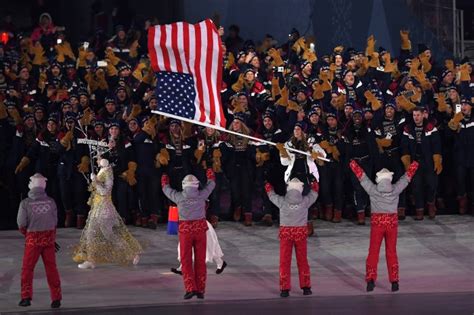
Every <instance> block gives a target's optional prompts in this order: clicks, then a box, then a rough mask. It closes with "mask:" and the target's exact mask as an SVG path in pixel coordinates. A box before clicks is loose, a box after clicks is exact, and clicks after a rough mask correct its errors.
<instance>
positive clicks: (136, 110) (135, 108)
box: [127, 104, 142, 122]
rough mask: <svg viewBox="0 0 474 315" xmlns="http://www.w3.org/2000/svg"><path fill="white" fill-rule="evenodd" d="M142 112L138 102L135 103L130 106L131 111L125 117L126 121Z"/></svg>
mask: <svg viewBox="0 0 474 315" xmlns="http://www.w3.org/2000/svg"><path fill="white" fill-rule="evenodd" d="M141 112H142V107H141V106H140V105H138V104H135V105H133V106H132V111H131V112H130V115H129V116H128V117H127V122H129V121H130V120H132V119H134V118H137V117H138V115H140V113H141Z"/></svg>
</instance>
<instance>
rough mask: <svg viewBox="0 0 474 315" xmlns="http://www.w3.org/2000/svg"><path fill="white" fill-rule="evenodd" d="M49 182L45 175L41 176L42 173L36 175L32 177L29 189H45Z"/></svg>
mask: <svg viewBox="0 0 474 315" xmlns="http://www.w3.org/2000/svg"><path fill="white" fill-rule="evenodd" d="M47 180H48V179H47V178H46V177H44V176H43V175H41V174H40V173H36V174H35V175H33V176H31V177H30V184H29V185H28V187H29V188H30V189H32V188H37V187H38V188H43V189H45V188H46V181H47Z"/></svg>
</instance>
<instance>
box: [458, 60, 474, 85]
mask: <svg viewBox="0 0 474 315" xmlns="http://www.w3.org/2000/svg"><path fill="white" fill-rule="evenodd" d="M459 72H460V73H461V78H460V80H461V82H463V81H471V76H470V75H469V65H468V64H467V63H465V64H463V65H461V67H459Z"/></svg>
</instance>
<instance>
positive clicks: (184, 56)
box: [148, 19, 225, 127]
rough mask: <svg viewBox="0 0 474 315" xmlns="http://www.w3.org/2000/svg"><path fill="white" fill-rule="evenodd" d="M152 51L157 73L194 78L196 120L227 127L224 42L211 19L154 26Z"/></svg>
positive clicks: (151, 54) (150, 47)
mask: <svg viewBox="0 0 474 315" xmlns="http://www.w3.org/2000/svg"><path fill="white" fill-rule="evenodd" d="M148 51H149V55H150V59H151V66H152V69H153V70H154V71H155V72H158V71H169V72H179V73H187V74H190V75H192V76H193V79H194V83H195V86H194V88H195V90H196V100H195V104H194V105H195V108H196V114H195V117H194V119H195V120H197V121H200V122H205V123H209V124H212V125H218V126H221V127H225V118H224V113H223V111H222V105H221V98H220V87H221V82H222V47H221V39H220V37H219V34H218V32H217V29H216V27H215V25H214V23H213V22H212V21H211V20H209V19H208V20H205V21H202V22H200V23H198V24H189V23H185V22H179V23H173V24H167V25H157V26H154V27H150V28H149V30H148Z"/></svg>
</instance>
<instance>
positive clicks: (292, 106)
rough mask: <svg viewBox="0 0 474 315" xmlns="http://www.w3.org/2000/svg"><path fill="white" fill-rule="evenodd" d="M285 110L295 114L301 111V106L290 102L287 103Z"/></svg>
mask: <svg viewBox="0 0 474 315" xmlns="http://www.w3.org/2000/svg"><path fill="white" fill-rule="evenodd" d="M286 108H287V109H289V110H292V111H295V112H299V111H300V109H301V106H300V105H298V103H296V102H294V101H291V100H290V101H288V106H287V107H286Z"/></svg>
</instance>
